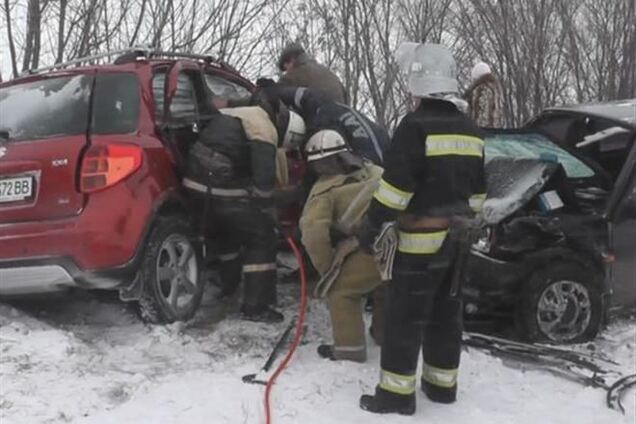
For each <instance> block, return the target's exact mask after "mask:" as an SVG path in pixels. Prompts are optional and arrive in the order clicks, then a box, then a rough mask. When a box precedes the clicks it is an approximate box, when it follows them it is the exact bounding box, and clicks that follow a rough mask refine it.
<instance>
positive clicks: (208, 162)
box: [183, 106, 301, 322]
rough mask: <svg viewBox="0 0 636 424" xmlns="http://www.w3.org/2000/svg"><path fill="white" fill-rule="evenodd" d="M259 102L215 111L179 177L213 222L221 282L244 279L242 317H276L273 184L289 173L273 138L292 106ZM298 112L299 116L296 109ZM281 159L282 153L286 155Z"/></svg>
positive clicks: (227, 286) (283, 133)
mask: <svg viewBox="0 0 636 424" xmlns="http://www.w3.org/2000/svg"><path fill="white" fill-rule="evenodd" d="M269 112H270V113H268V111H266V110H265V109H263V108H262V107H260V106H248V107H238V108H231V109H222V110H221V111H220V113H215V114H213V116H212V118H211V120H210V122H209V123H208V124H207V125H206V127H205V128H204V129H203V131H202V132H201V135H200V137H199V140H198V141H197V142H196V143H195V144H194V146H193V147H192V148H191V150H190V152H189V155H188V160H187V166H186V173H185V177H184V179H183V185H184V186H185V187H187V188H188V189H190V190H191V191H192V192H193V193H196V195H197V196H198V197H199V199H200V200H201V203H202V204H203V211H204V214H205V217H204V219H208V220H209V222H214V223H215V226H216V228H218V229H219V230H220V231H219V232H218V234H216V237H217V238H218V241H219V247H220V249H221V254H220V255H219V258H218V259H219V261H220V269H219V274H220V277H221V288H222V291H223V294H225V295H230V294H231V293H233V292H234V291H235V290H236V288H237V287H238V285H239V283H240V280H241V273H242V275H243V282H244V294H243V304H242V307H241V313H242V316H243V318H244V319H248V320H253V321H264V322H279V321H282V320H283V315H282V314H281V313H280V312H278V311H276V310H275V309H274V308H273V306H274V305H275V303H276V243H277V236H276V229H275V227H276V221H275V220H276V218H275V213H276V212H275V209H274V196H273V195H274V189H275V187H276V184H277V180H278V181H279V182H280V180H281V179H283V178H285V177H286V167H285V164H282V163H281V155H279V154H278V153H279V152H278V146H279V145H280V144H281V143H282V142H283V140H286V139H288V138H289V134H288V133H289V131H288V130H289V129H290V122H292V121H294V119H291V118H290V116H291V115H292V114H293V112H288V113H286V112H285V111H284V110H278V109H276V110H270V111H269ZM297 119H301V118H300V117H297ZM283 159H284V156H283Z"/></svg>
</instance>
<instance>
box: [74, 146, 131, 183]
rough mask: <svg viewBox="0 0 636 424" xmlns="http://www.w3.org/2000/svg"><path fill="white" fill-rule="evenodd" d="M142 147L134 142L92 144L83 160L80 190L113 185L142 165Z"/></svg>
mask: <svg viewBox="0 0 636 424" xmlns="http://www.w3.org/2000/svg"><path fill="white" fill-rule="evenodd" d="M141 162H142V149H141V148H140V147H138V146H135V145H132V144H114V143H111V144H107V145H103V146H91V147H90V148H89V149H88V150H87V151H86V153H85V154H84V158H83V160H82V169H81V171H80V191H82V192H83V193H92V192H95V191H98V190H102V189H105V188H107V187H111V186H112V185H114V184H117V183H118V182H120V181H121V180H123V179H124V178H126V177H128V176H129V175H131V174H132V173H133V172H135V171H136V170H138V169H139V168H140V167H141Z"/></svg>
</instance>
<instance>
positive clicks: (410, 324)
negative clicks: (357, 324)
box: [379, 238, 463, 402]
mask: <svg viewBox="0 0 636 424" xmlns="http://www.w3.org/2000/svg"><path fill="white" fill-rule="evenodd" d="M456 257H457V246H456V242H453V241H450V240H449V239H448V238H447V239H446V241H445V242H444V244H443V246H442V248H441V249H440V250H439V251H438V252H437V253H435V254H407V253H402V252H398V253H397V255H396V258H395V263H394V268H393V281H391V282H390V283H389V286H388V293H387V302H386V317H385V319H386V323H385V330H384V344H383V346H382V357H381V367H382V370H381V378H380V385H379V389H382V390H385V391H388V392H391V393H393V394H395V395H398V396H400V395H403V396H405V397H410V396H414V393H415V387H416V375H415V374H416V369H417V362H418V356H419V353H420V349H421V351H422V356H423V359H424V364H423V372H422V378H421V381H422V389H423V390H424V391H425V392H426V394H427V395H428V396H429V398H431V399H432V400H434V401H439V402H452V401H454V400H455V397H456V392H457V369H458V367H459V359H460V352H461V350H460V349H461V334H462V325H463V324H462V302H461V299H460V297H459V295H456V296H451V285H452V284H451V283H452V275H453V265H454V262H455V260H456ZM458 292H459V291H458Z"/></svg>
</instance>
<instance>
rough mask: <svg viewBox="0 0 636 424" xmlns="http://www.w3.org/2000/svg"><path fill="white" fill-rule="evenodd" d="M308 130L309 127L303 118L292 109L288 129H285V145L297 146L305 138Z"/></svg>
mask: <svg viewBox="0 0 636 424" xmlns="http://www.w3.org/2000/svg"><path fill="white" fill-rule="evenodd" d="M306 132H307V129H306V127H305V121H304V120H303V118H302V117H301V116H300V115H299V114H297V113H296V112H294V111H292V110H290V111H289V122H288V123H287V129H285V135H284V136H283V147H284V148H285V149H295V148H297V147H298V146H300V145H301V144H302V142H303V140H304V139H305V133H306Z"/></svg>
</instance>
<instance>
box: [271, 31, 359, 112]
mask: <svg viewBox="0 0 636 424" xmlns="http://www.w3.org/2000/svg"><path fill="white" fill-rule="evenodd" d="M278 68H279V69H280V70H281V71H284V72H285V75H283V76H282V77H281V78H280V80H279V83H280V84H283V85H292V86H297V87H309V88H312V89H314V90H317V91H318V92H320V93H322V95H324V96H325V97H327V98H328V99H329V100H332V101H334V102H340V103H345V104H346V103H347V96H346V93H345V89H344V86H343V85H342V82H340V79H339V78H338V77H337V76H336V74H334V73H333V72H331V71H330V70H329V69H328V68H327V67H326V66H323V65H321V64H319V63H318V62H316V61H315V60H314V59H313V58H312V57H311V56H309V55H308V54H307V52H305V49H304V48H303V47H302V46H301V45H300V44H298V43H291V44H289V45H287V46H286V47H285V48H284V49H283V51H282V52H281V55H280V58H279V59H278Z"/></svg>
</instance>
